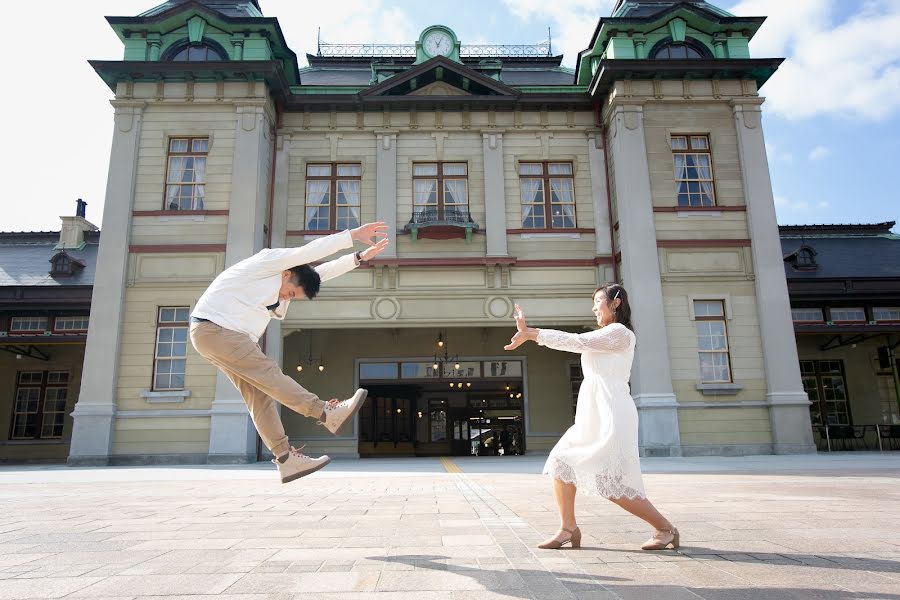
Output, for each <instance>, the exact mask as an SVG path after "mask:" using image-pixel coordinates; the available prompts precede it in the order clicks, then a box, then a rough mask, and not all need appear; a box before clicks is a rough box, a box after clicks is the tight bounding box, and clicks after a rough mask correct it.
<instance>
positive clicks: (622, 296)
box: [591, 283, 634, 331]
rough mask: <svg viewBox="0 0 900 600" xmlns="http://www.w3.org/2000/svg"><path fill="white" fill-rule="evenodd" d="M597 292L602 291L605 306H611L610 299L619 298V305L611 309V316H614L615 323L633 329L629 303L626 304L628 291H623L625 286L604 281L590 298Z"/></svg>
mask: <svg viewBox="0 0 900 600" xmlns="http://www.w3.org/2000/svg"><path fill="white" fill-rule="evenodd" d="M597 292H603V296H604V297H605V298H606V304H607V306H611V305H612V301H613V300H615V299H616V298H618V299H619V300H621V302H619V306H618V307H617V308H616V309H615V310H613V317H615V319H616V323H621V324H622V325H624V326H625V327H627V328H628V329H630V330H632V331H634V327H632V326H631V305H629V304H628V292H626V291H625V288H624V287H622V286H621V285H619V284H618V283H605V284H603V285H601V286H600V287H598V288H597V289H596V290H594V293H593V295H591V298H593V297H594V296H596V295H597Z"/></svg>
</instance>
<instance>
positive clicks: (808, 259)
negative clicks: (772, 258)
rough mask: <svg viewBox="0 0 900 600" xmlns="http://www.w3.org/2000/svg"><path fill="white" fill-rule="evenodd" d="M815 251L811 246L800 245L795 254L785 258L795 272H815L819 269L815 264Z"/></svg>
mask: <svg viewBox="0 0 900 600" xmlns="http://www.w3.org/2000/svg"><path fill="white" fill-rule="evenodd" d="M816 254H817V253H816V251H815V249H814V248H813V247H812V246H808V245H806V244H803V245H801V246H800V247H799V248H798V249H797V250H796V251H795V252H792V253H791V254H788V255H787V256H785V258H784V259H785V260H786V261H788V262H789V263H790V264H791V266H792V267H793V268H794V269H795V270H797V271H815V270H816V269H818V268H819V263H818V262H816Z"/></svg>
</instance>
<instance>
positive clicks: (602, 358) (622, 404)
mask: <svg viewBox="0 0 900 600" xmlns="http://www.w3.org/2000/svg"><path fill="white" fill-rule="evenodd" d="M593 302H594V307H593V313H594V315H595V316H596V317H597V325H599V326H600V329H598V330H596V331H591V332H588V333H582V334H575V333H568V332H565V331H556V330H554V329H536V328H534V327H528V326H527V325H526V324H525V314H524V313H523V312H522V309H521V307H519V305H518V304H517V305H516V311H515V319H516V329H517V330H518V331H516V334H515V335H514V336H513V338H512V340H510V343H509V344H508V345H507V346H505V347H504V348H505V349H506V350H513V349H515V348H518V347H519V346H521V345H522V344H523V343H525V342H527V341H529V340H530V341H534V342H537V343H538V344H540V345H541V346H546V347H548V348H553V349H554V350H563V351H566V352H575V353H578V354H581V369H582V371H583V372H584V381H583V382H582V384H581V388H580V389H579V390H578V403H577V406H576V409H575V424H574V425H572V427H570V428H569V430H568V431H566V433H565V435H563V437H562V439H560V440H559V443H557V444H556V446H555V447H554V448H553V450H552V451H551V452H550V456H549V457H548V458H547V463H546V464H545V465H544V473H547V474H549V475H551V476H552V477H553V491H554V495H555V496H556V504H557V506H558V507H559V516H560V522H561V524H560V528H559V531H558V532H557V533H556V535H555V536H553V537H552V538H550V539H548V540H547V541H545V542H544V543H542V544H540V545H539V546H538V547H539V548H554V549H555V548H561V547H562V546H563V545H565V544H571V545H572V547H573V548H579V547H580V546H581V530H580V529H578V525H577V524H576V522H575V492H576V491H577V490H581V492H582V493H585V494H588V495H597V496H603V497H604V498H608V499H609V500H611V501H612V502H614V503H616V504H618V505H619V506H621V507H622V508H624V509H625V510H627V511H628V512H630V513H631V514H633V515H635V516H637V517H639V518H641V519H643V520H644V521H646V522H647V523H649V524H650V525H651V526H653V527H654V528H655V530H656V531H655V533H654V535H653V537H651V538H650V539H649V540H648V541H647V542H646V543H644V544H643V545H642V546H641V548H642V549H643V550H663V549H665V548H668V547H669V545H671V546H672V547H673V548H677V547H678V542H679V536H678V530H677V529H675V527H674V526H673V525H672V523H670V522H669V521H668V519H666V518H665V517H664V516H662V515H661V514H660V513H659V511H658V510H656V507H654V506H653V504H651V503H650V501H649V500H648V499H647V496H646V494H645V493H644V484H643V481H642V479H641V464H640V461H639V459H638V414H637V409H636V408H635V406H634V400H633V399H632V398H631V394H630V392H629V388H628V379H629V377H630V375H631V362H632V360H633V359H634V343H635V337H634V333H633V332H632V330H631V309H630V308H629V306H628V295H627V294H626V292H625V288H623V287H622V286H620V285H618V284H608V285H604V286H603V287H600V288H597V290H596V291H595V292H594V295H593Z"/></svg>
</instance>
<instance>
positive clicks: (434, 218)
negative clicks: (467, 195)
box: [409, 207, 475, 225]
mask: <svg viewBox="0 0 900 600" xmlns="http://www.w3.org/2000/svg"><path fill="white" fill-rule="evenodd" d="M474 223H475V221H473V220H472V215H471V213H469V211H468V210H461V209H458V208H448V207H444V210H443V211H440V210H438V209H437V208H420V209H416V210H415V211H414V212H413V215H412V218H411V219H410V220H409V224H410V225H436V224H448V225H473V224H474Z"/></svg>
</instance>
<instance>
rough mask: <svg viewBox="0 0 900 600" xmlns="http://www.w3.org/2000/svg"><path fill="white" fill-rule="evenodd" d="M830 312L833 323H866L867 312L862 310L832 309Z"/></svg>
mask: <svg viewBox="0 0 900 600" xmlns="http://www.w3.org/2000/svg"><path fill="white" fill-rule="evenodd" d="M828 312H829V313H830V315H831V322H832V323H865V322H866V311H865V310H864V309H862V308H832V309H830V310H829V311H828Z"/></svg>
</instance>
